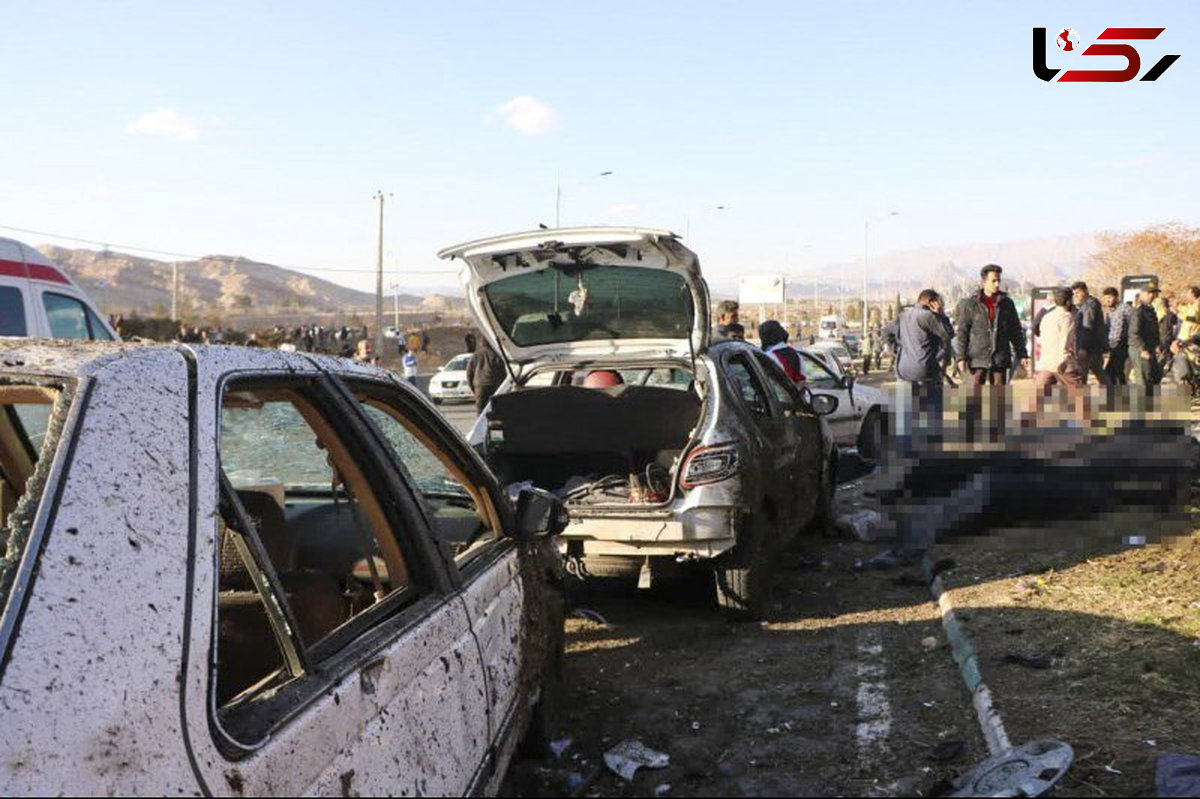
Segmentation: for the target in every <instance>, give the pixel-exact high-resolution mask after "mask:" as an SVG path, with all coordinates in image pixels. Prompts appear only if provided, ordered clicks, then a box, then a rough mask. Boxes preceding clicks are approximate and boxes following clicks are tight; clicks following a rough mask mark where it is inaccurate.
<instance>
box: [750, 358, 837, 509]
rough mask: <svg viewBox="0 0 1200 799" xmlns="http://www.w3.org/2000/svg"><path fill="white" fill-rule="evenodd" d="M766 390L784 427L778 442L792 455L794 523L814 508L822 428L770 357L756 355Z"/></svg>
mask: <svg viewBox="0 0 1200 799" xmlns="http://www.w3.org/2000/svg"><path fill="white" fill-rule="evenodd" d="M755 357H756V360H758V361H759V365H760V366H761V368H762V372H763V377H764V378H765V380H766V383H767V389H768V390H769V391H770V393H771V395H772V397H773V399H774V400H775V404H776V407H777V408H778V409H779V415H780V421H781V424H782V426H783V429H784V432H783V437H782V438H781V439H780V441H782V442H784V445H785V446H786V447H787V448H788V449H789V451H790V452H791V455H792V461H793V462H792V464H791V467H790V468H791V474H792V478H791V482H790V483H789V485H790V486H791V488H790V492H791V495H792V497H793V504H792V506H791V508H790V510H791V513H792V518H793V519H798V518H801V517H805V516H806V513H807V510H808V509H810V508H812V507H813V503H814V502H815V501H816V497H817V491H818V490H819V485H820V482H819V481H820V474H821V427H820V421H819V420H818V419H817V415H816V413H814V412H813V410H812V408H810V407H809V406H808V403H807V402H805V401H804V399H803V397H802V396H801V393H800V390H799V388H798V387H797V386H796V384H795V383H793V382H792V380H791V378H789V377H788V376H787V374H786V373H785V372H784V371H783V369H782V368H780V367H779V365H778V364H777V363H775V360H774V359H773V358H772V357H770V356H769V355H765V354H759V353H755Z"/></svg>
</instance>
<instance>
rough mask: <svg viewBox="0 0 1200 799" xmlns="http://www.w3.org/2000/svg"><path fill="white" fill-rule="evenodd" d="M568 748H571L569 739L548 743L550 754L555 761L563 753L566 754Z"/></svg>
mask: <svg viewBox="0 0 1200 799" xmlns="http://www.w3.org/2000/svg"><path fill="white" fill-rule="evenodd" d="M570 748H571V739H570V738H559V739H558V740H557V741H551V742H550V754H552V755H554V758H555V759H556V760H557V759H558V758H560V757H562V756H563V753H564V752H566V751H567V750H568V749H570Z"/></svg>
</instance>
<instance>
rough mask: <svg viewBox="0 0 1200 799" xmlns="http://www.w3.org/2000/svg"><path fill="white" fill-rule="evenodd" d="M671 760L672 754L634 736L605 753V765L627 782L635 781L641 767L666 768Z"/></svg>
mask: <svg viewBox="0 0 1200 799" xmlns="http://www.w3.org/2000/svg"><path fill="white" fill-rule="evenodd" d="M670 762H671V756H670V755H667V754H664V753H663V752H656V751H654V750H653V749H651V748H650V747H648V746H646V745H645V744H644V743H642V742H641V741H638V740H634V739H632V738H629V739H626V740H624V741H621V743H619V744H617V745H616V746H614V747H613V748H612V749H609V750H608V751H607V752H605V753H604V765H606V766H608V767H609V768H610V769H611V770H612V772H613V773H614V774H616V775H617V776H618V777H620V778H621V779H623V780H625V781H626V782H632V781H633V775H634V774H636V773H637V770H638V769H639V768H643V767H645V768H666V767H667V765H668V764H669V763H670Z"/></svg>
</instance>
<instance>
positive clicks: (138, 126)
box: [125, 108, 212, 141]
mask: <svg viewBox="0 0 1200 799" xmlns="http://www.w3.org/2000/svg"><path fill="white" fill-rule="evenodd" d="M211 122H212V120H204V121H202V120H199V119H196V118H195V117H189V116H187V115H186V114H181V113H179V112H178V111H176V110H174V109H172V108H156V109H155V110H153V111H151V112H150V113H148V114H142V115H141V116H140V117H138V118H137V119H135V120H133V121H132V122H130V123H129V125H128V126H127V127H126V128H125V132H126V133H131V134H133V135H135V136H160V137H162V138H164V139H174V140H175V141H195V140H196V139H198V138H200V131H201V130H202V129H203V128H204V127H205V125H206V124H207V123H211Z"/></svg>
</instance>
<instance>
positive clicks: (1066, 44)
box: [1056, 28, 1079, 53]
mask: <svg viewBox="0 0 1200 799" xmlns="http://www.w3.org/2000/svg"><path fill="white" fill-rule="evenodd" d="M1056 41H1057V43H1058V49H1059V50H1062V51H1063V52H1067V53H1072V52H1074V51H1076V50H1078V49H1079V34H1078V33H1076V32H1075V29H1074V28H1063V29H1062V30H1061V31H1060V32H1059V34H1058V39H1057V40H1056Z"/></svg>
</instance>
